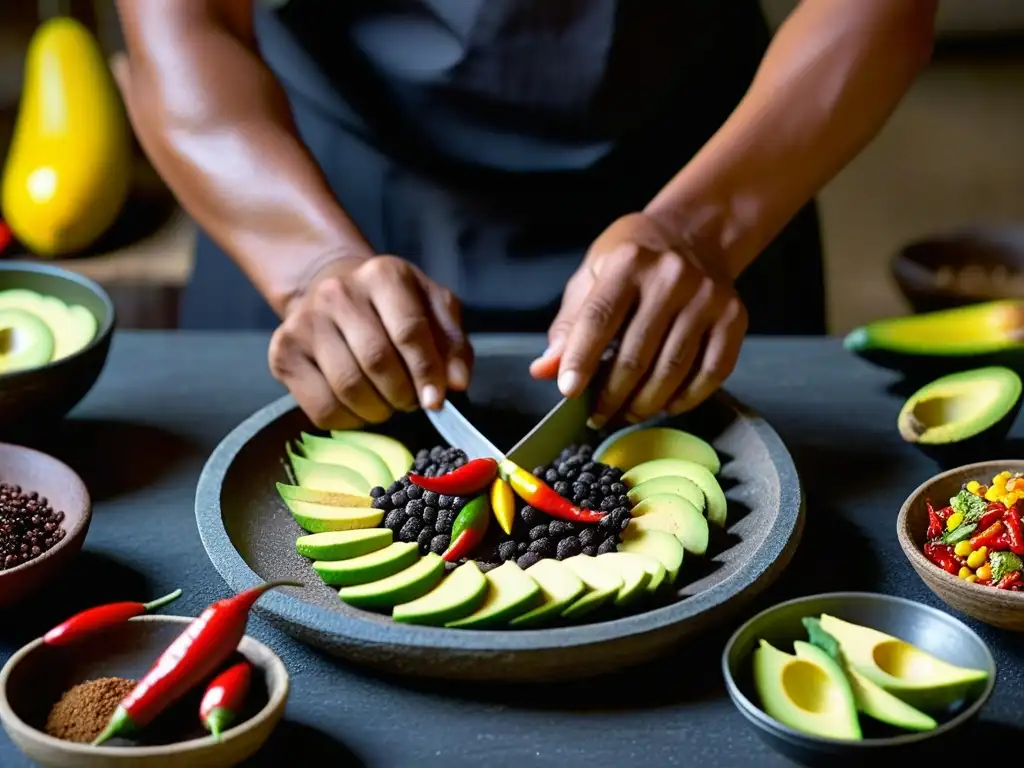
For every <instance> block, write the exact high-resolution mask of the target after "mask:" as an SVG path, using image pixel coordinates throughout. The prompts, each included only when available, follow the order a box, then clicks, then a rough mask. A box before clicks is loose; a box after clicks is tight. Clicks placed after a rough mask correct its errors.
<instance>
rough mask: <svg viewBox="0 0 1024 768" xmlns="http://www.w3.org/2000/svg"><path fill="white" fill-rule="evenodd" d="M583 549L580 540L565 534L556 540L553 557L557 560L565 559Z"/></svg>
mask: <svg viewBox="0 0 1024 768" xmlns="http://www.w3.org/2000/svg"><path fill="white" fill-rule="evenodd" d="M582 551H583V545H581V544H580V540H579V539H578V538H576V537H575V536H566V537H565V538H564V539H562V540H561V541H560V542H558V549H557V550H556V552H555V557H557V558H558V559H559V560H565V558H567V557H572V556H574V555H578V554H580V553H581V552H582Z"/></svg>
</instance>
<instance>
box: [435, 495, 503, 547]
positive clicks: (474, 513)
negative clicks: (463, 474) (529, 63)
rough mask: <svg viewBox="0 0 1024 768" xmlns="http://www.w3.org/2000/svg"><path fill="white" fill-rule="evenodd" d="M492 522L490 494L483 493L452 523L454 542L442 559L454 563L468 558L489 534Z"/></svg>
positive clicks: (464, 508) (463, 509) (465, 507)
mask: <svg viewBox="0 0 1024 768" xmlns="http://www.w3.org/2000/svg"><path fill="white" fill-rule="evenodd" d="M490 521H491V503H490V499H489V498H488V494H486V493H482V494H480V495H479V496H477V497H476V498H475V499H473V500H472V501H470V502H469V503H468V504H466V506H464V507H463V508H462V511H461V512H459V515H458V517H456V518H455V522H454V523H452V541H451V544H449V545H448V549H447V550H446V551H445V553H444V554H443V555H441V557H442V558H444V559H445V560H447V561H448V562H449V563H454V562H455V561H457V560H460V559H462V558H463V557H468V556H469V553H470V552H472V551H473V549H474V548H475V547H476V545H477V544H479V543H480V541H481V539H483V537H484V534H486V533H487V526H488V524H489V523H490Z"/></svg>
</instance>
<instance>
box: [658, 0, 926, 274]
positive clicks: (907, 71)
mask: <svg viewBox="0 0 1024 768" xmlns="http://www.w3.org/2000/svg"><path fill="white" fill-rule="evenodd" d="M936 5H937V0H803V2H802V3H801V4H800V5H799V6H798V7H797V8H796V10H794V11H793V13H792V14H791V15H790V17H789V18H788V19H787V20H786V22H785V23H784V24H783V25H782V27H781V28H780V29H779V31H778V33H777V34H776V36H775V38H774V40H773V41H772V44H771V46H770V47H769V49H768V51H767V53H766V55H765V57H764V60H763V61H762V63H761V66H760V68H759V70H758V72H757V75H756V77H755V78H754V81H753V83H752V84H751V87H750V89H749V90H748V92H747V94H746V96H745V97H744V99H743V100H742V102H741V103H740V104H739V106H738V107H737V109H736V110H735V111H734V112H733V114H732V115H731V116H730V117H729V119H728V120H727V121H726V122H725V124H724V125H723V126H722V128H721V129H720V130H719V131H718V132H717V133H716V134H715V136H714V137H713V138H712V139H711V140H710V141H709V142H708V143H707V144H706V145H705V146H704V147H703V148H702V149H701V151H700V152H699V153H698V154H697V155H696V156H695V157H694V158H693V160H692V161H691V162H690V163H688V164H687V166H686V167H685V168H683V170H681V171H680V172H679V173H678V174H677V175H676V176H675V178H674V179H672V181H671V182H669V184H668V185H666V186H665V188H664V189H662V190H661V192H659V194H658V195H657V196H656V197H655V198H654V200H652V201H651V203H650V204H649V205H648V207H647V212H648V213H650V214H652V215H654V216H655V218H657V219H658V220H660V221H661V222H662V223H663V224H665V225H666V227H667V228H668V229H670V230H671V232H672V233H673V234H675V235H676V236H678V237H679V238H680V239H681V240H682V241H683V242H687V243H689V244H690V245H692V246H693V247H694V248H695V249H696V250H697V251H698V252H705V253H708V252H710V254H712V255H717V256H719V257H720V258H721V259H722V261H723V262H724V264H723V265H724V266H725V267H726V268H727V269H728V270H729V272H730V274H731V275H732V276H733V277H736V276H737V275H739V274H740V273H741V272H742V271H743V270H744V269H745V268H746V267H747V266H748V265H749V264H750V263H751V262H752V261H753V260H754V259H755V258H756V257H757V255H758V254H759V253H760V252H761V250H762V249H763V248H764V247H765V246H766V245H768V244H769V243H770V242H771V240H772V239H773V238H774V237H775V235H776V234H777V233H778V232H779V230H781V229H782V228H783V227H784V226H785V224H786V223H787V222H788V221H789V219H791V218H792V217H793V216H794V215H795V214H796V212H797V211H798V210H799V209H800V208H801V207H802V206H803V205H805V204H806V203H807V202H808V201H809V200H810V199H811V198H812V197H813V196H814V195H815V194H816V193H817V192H818V190H819V189H821V187H823V186H824V185H825V184H826V183H827V182H828V181H829V180H830V179H831V178H832V177H833V176H834V175H835V174H836V173H838V171H839V170H840V169H841V168H842V167H843V166H844V165H845V164H846V163H848V162H849V161H850V160H851V159H852V158H853V157H854V156H855V155H856V154H857V153H858V152H859V151H860V150H861V149H862V148H863V147H864V146H866V145H867V144H868V142H869V141H870V140H871V139H872V138H873V137H874V136H875V134H876V133H877V132H878V131H879V130H880V129H881V127H882V126H883V125H884V124H885V121H886V120H887V119H888V117H889V116H890V114H891V113H892V111H893V110H894V109H895V107H896V105H897V104H898V103H899V101H900V99H901V98H902V97H903V95H904V94H905V93H906V91H907V90H908V88H909V87H910V85H911V84H912V82H913V81H914V79H915V77H916V76H917V74H918V73H919V72H920V70H921V69H922V68H923V67H924V66H925V65H926V64H927V62H928V60H929V59H930V57H931V51H932V41H933V30H934V19H935V12H936Z"/></svg>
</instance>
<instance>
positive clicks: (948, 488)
mask: <svg viewBox="0 0 1024 768" xmlns="http://www.w3.org/2000/svg"><path fill="white" fill-rule="evenodd" d="M1003 470H1009V471H1010V472H1024V461H1020V460H1013V459H1006V460H1003V461H982V462H978V463H976V464H967V465H965V466H962V467H956V468H955V469H950V470H949V471H947V472H943V473H941V474H938V475H935V476H934V477H932V478H931V479H930V480H926V481H925V482H924V483H922V484H921V485H920V486H918V487H917V488H916V489H915V490H914V492H913V493H911V494H910V496H909V497H908V498H907V500H906V501H905V502H904V503H903V506H902V508H901V509H900V513H899V516H898V517H897V518H896V533H897V535H898V536H899V541H900V546H901V547H902V548H903V553H904V554H905V555H906V556H907V559H908V560H909V561H910V564H911V565H912V566H913V567H914V570H915V571H917V574H918V576H920V577H921V579H922V580H923V581H924V583H925V584H926V585H927V586H928V588H929V589H930V590H931V591H932V592H934V593H935V594H936V595H938V596H939V598H940V599H941V600H942V601H943V602H945V603H946V604H947V605H948V606H949V607H950V608H953V609H954V610H957V611H960V612H961V613H964V614H967V615H968V616H970V617H972V618H975V619H977V620H978V621H982V622H984V623H986V624H991V625H992V626H994V627H1000V628H1002V629H1010V630H1013V631H1015V632H1024V592H1009V591H1006V590H1002V589H994V588H993V587H985V586H981V585H978V584H969V583H968V582H966V581H964V580H963V579H960V578H957V577H956V576H955V575H953V574H950V573H946V572H945V571H944V570H942V569H941V568H939V567H938V566H937V565H935V564H934V563H932V562H931V561H930V560H928V558H926V557H925V556H924V553H923V552H922V551H921V547H922V546H923V544H924V541H925V533H926V531H927V528H928V509H927V506H926V502H927V500H928V499H931V500H932V504H933V505H935V506H939V505H941V506H945V504H946V503H947V501H946V500H948V499H949V498H950V497H951V496H955V495H956V494H957V493H958V492H959V491H960V488H961V487H962V486H963V484H964V483H966V482H968V481H970V480H978V481H979V482H987V481H989V480H991V479H992V476H993V475H996V474H998V473H999V472H1002V471H1003Z"/></svg>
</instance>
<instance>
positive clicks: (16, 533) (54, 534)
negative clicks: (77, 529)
mask: <svg viewBox="0 0 1024 768" xmlns="http://www.w3.org/2000/svg"><path fill="white" fill-rule="evenodd" d="M63 522H64V513H63V512H61V511H58V510H55V509H53V507H51V506H50V503H49V501H48V500H47V498H46V497H45V496H43V497H40V496H39V494H38V493H36V492H35V491H30V492H27V493H26V492H23V491H22V489H21V486H20V485H9V484H7V483H0V571H5V570H8V569H10V568H15V567H17V566H19V565H22V564H23V563H27V562H28V561H29V560H32V559H33V558H36V557H39V556H40V555H41V554H43V553H44V552H46V551H47V550H48V549H50V548H51V547H53V546H54V545H55V544H56V543H57V542H59V541H60V540H61V539H63V538H64V536H65V535H66V533H67V532H66V531H65V530H64V527H63V526H62V525H61V523H63Z"/></svg>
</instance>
